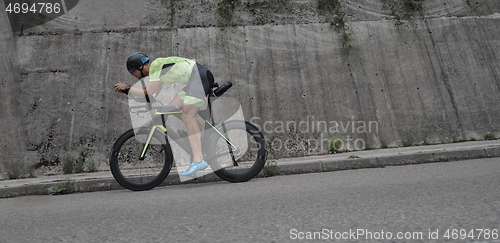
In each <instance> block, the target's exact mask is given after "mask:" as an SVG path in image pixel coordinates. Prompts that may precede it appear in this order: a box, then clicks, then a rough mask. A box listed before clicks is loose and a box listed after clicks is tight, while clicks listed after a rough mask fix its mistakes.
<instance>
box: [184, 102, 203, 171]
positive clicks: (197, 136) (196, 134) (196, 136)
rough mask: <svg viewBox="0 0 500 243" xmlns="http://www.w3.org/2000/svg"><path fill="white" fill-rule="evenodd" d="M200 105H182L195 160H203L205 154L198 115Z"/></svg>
mask: <svg viewBox="0 0 500 243" xmlns="http://www.w3.org/2000/svg"><path fill="white" fill-rule="evenodd" d="M199 110H200V107H198V106H195V105H192V104H184V105H183V106H182V121H183V122H184V125H185V126H186V131H187V133H188V135H189V143H190V144H191V149H192V151H193V160H194V161H195V162H200V161H202V160H203V154H202V152H201V132H202V130H201V129H200V126H199V124H198V120H197V119H196V115H197V114H198V111H199Z"/></svg>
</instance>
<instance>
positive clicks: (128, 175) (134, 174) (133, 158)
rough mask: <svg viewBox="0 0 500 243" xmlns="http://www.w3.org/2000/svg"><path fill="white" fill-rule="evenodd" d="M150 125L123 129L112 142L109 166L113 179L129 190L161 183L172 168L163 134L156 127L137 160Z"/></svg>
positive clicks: (168, 146)
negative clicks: (144, 153) (122, 132)
mask: <svg viewBox="0 0 500 243" xmlns="http://www.w3.org/2000/svg"><path fill="white" fill-rule="evenodd" d="M150 131H151V128H141V129H139V130H137V131H135V132H134V130H133V129H131V130H129V131H127V132H125V133H124V134H123V135H122V136H121V137H120V138H118V140H116V142H115V144H114V145H113V150H112V151H111V159H110V162H109V166H110V168H111V173H112V174H113V177H115V180H116V181H117V182H118V183H119V184H120V185H122V186H123V187H125V188H127V189H130V190H133V191H144V190H149V189H152V188H154V187H156V186H158V185H159V184H160V183H162V182H163V181H164V180H165V178H166V177H167V175H168V173H169V172H170V169H171V168H172V161H173V155H172V150H171V149H170V144H169V143H168V140H167V139H166V135H165V134H164V133H162V132H160V131H159V130H157V131H156V132H155V133H154V135H153V138H152V139H151V143H150V145H149V147H148V149H147V152H146V156H145V158H144V160H139V157H140V154H141V151H142V149H143V147H144V141H146V138H147V137H148V135H149V133H150Z"/></svg>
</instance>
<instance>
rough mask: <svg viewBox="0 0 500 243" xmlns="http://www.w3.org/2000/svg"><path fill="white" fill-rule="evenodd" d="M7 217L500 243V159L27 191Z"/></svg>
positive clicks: (93, 236)
mask: <svg viewBox="0 0 500 243" xmlns="http://www.w3.org/2000/svg"><path fill="white" fill-rule="evenodd" d="M0 215H1V219H0V242H30V243H31V242H61V241H62V242H306V241H307V242H323V241H329V240H335V239H339V240H338V242H348V241H350V242H366V241H373V242H443V241H450V242H500V236H498V230H500V161H499V160H498V159H481V160H467V161H456V162H446V163H434V164H424V165H410V166H398V167H386V168H377V169H362V170H351V171H337V172H328V173H316V174H302V175H288V176H277V177H271V178H261V179H254V180H252V181H249V182H246V183H239V184H232V183H227V182H217V183H200V184H185V185H176V186H168V187H163V188H158V189H154V190H151V191H146V192H131V191H128V190H121V191H108V192H96V193H82V194H72V195H64V196H25V197H18V198H10V199H0ZM389 237H390V238H392V239H391V240H388V239H387V238H389ZM307 238H314V240H307ZM396 238H403V239H396ZM434 238H437V239H435V240H434ZM447 238H448V239H447ZM454 238H455V240H453V239H454ZM460 238H465V239H463V240H460ZM487 238H488V239H487ZM370 239H371V240H370Z"/></svg>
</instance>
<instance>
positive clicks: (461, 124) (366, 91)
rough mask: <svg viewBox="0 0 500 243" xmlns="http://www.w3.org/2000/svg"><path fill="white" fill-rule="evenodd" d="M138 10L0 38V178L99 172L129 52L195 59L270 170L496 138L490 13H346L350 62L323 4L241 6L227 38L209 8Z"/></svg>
mask: <svg viewBox="0 0 500 243" xmlns="http://www.w3.org/2000/svg"><path fill="white" fill-rule="evenodd" d="M144 2H145V5H144V6H142V7H139V6H137V4H136V1H131V0H128V1H104V2H103V1H97V0H88V1H80V2H79V4H78V5H77V6H76V7H75V8H74V9H72V10H71V11H70V12H68V13H67V14H66V15H63V16H61V17H59V18H57V19H55V20H53V21H51V22H48V23H46V24H44V25H43V26H39V27H35V28H32V29H29V30H24V31H23V32H22V33H15V34H5V31H2V36H1V38H0V42H1V43H2V45H1V46H2V47H0V48H3V49H0V50H2V53H6V54H7V55H3V56H4V59H3V60H4V61H3V63H5V64H4V65H2V66H1V67H0V71H2V73H4V74H5V73H7V75H4V77H3V79H2V84H1V85H2V88H1V91H0V92H2V93H1V94H2V103H1V105H0V111H1V114H2V115H1V116H0V117H1V118H0V119H2V126H1V131H2V133H3V134H5V135H6V136H3V137H2V139H1V140H0V141H1V142H2V144H1V148H0V149H1V151H2V157H1V161H0V169H1V170H2V171H1V173H0V174H2V175H3V176H4V177H5V176H6V174H7V172H10V170H12V168H13V166H12V165H11V164H9V163H15V164H24V161H25V159H26V160H28V162H29V163H32V164H33V163H38V164H39V165H48V167H45V166H44V167H42V169H44V171H48V170H49V169H47V168H50V169H54V168H59V167H58V166H59V164H60V163H61V160H63V159H64V158H65V157H66V156H68V155H70V156H71V157H72V158H75V159H76V158H83V159H85V161H86V162H91V161H92V162H94V163H96V164H97V165H98V166H99V167H101V168H103V169H105V168H106V166H107V159H108V152H109V149H110V147H111V146H112V144H113V142H114V140H115V139H116V138H117V137H118V136H119V135H120V134H121V133H123V132H124V131H126V130H127V129H128V128H129V127H130V121H129V115H128V112H127V106H126V105H127V104H126V97H125V96H123V95H121V94H118V93H116V92H114V91H113V85H114V84H115V83H116V82H128V83H133V82H135V80H134V79H133V78H132V77H131V76H130V75H129V74H128V73H127V72H126V70H125V68H124V62H125V59H126V57H127V56H128V55H130V53H133V52H136V51H143V52H146V53H149V54H150V56H152V57H160V56H171V55H179V56H185V57H189V58H193V59H196V60H197V61H199V62H200V63H203V64H204V65H205V66H207V67H209V68H210V69H211V70H212V71H213V73H214V74H215V75H216V79H218V81H219V82H224V81H229V80H231V81H233V82H235V84H236V86H235V87H234V88H233V89H231V91H230V92H228V95H229V96H233V97H237V98H238V99H239V100H240V101H241V103H242V105H243V108H244V111H245V115H246V117H247V118H248V119H249V120H252V121H253V122H255V123H257V124H258V125H259V126H260V127H261V128H262V130H264V131H265V132H266V135H267V138H268V139H269V145H270V149H271V156H272V157H281V156H295V155H307V154H314V153H324V152H326V150H327V143H326V141H327V140H328V139H331V138H332V137H340V136H341V137H342V138H341V141H342V142H343V143H344V148H348V147H347V146H348V144H349V149H354V148H362V145H366V146H367V147H381V146H383V145H386V144H387V145H390V146H399V145H402V144H403V143H414V144H417V143H433V142H451V141H453V140H460V139H470V138H472V137H475V138H482V136H483V135H484V134H486V133H495V134H496V135H497V136H498V135H500V131H499V125H498V124H500V116H498V107H499V105H500V100H499V89H500V79H499V76H498V75H499V72H500V63H499V62H498V57H499V54H500V38H499V37H500V36H499V35H500V31H499V30H498V25H499V24H500V18H499V16H498V14H495V13H497V12H500V3H499V2H498V1H495V0H489V1H486V0H485V1H483V5H482V7H481V8H480V9H479V10H478V11H475V10H474V6H469V5H468V4H467V2H466V1H451V0H449V1H445V0H439V1H427V2H428V3H427V2H426V4H425V5H424V9H423V11H422V13H421V14H423V15H424V16H425V18H418V19H415V20H413V21H411V22H409V23H410V24H409V25H410V28H406V27H400V28H398V27H396V26H395V25H394V21H393V20H391V16H390V13H389V12H388V11H387V10H386V9H384V8H383V5H382V3H381V1H378V0H371V1H370V0H365V1H362V0H356V1H346V2H343V8H344V10H345V11H346V12H347V19H348V24H349V26H350V28H351V31H352V33H354V36H353V38H354V40H353V41H352V45H353V47H354V49H353V50H352V52H351V55H350V56H345V55H342V53H343V51H344V50H343V48H342V44H341V42H340V35H339V33H337V32H336V31H335V30H334V29H333V28H332V27H331V26H330V24H329V23H326V17H325V16H324V15H322V14H321V13H320V11H318V10H317V1H313V0H310V1H288V2H286V4H285V5H283V6H280V7H279V8H276V7H273V8H270V7H269V6H265V7H262V6H261V8H259V7H256V8H255V9H249V8H246V7H244V6H240V7H238V8H236V9H235V13H234V16H233V21H234V22H235V23H237V24H238V27H236V28H225V29H224V30H222V29H221V28H219V27H217V22H218V21H219V17H218V15H217V14H216V10H217V7H216V4H215V3H216V1H201V3H199V4H198V3H197V4H194V3H191V2H187V1H174V0H171V1H159V0H149V1H144ZM263 8H266V9H271V10H272V11H268V12H266V11H263V10H262V9H263ZM0 17H1V18H2V19H4V20H6V19H7V17H6V16H5V12H2V13H0ZM2 22H3V23H6V21H2ZM0 27H1V29H2V30H6V29H9V26H8V25H7V24H2V25H0ZM4 43H5V44H4ZM349 139H350V140H351V141H349ZM51 165H53V166H51Z"/></svg>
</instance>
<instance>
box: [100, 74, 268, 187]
mask: <svg viewBox="0 0 500 243" xmlns="http://www.w3.org/2000/svg"><path fill="white" fill-rule="evenodd" d="M143 86H144V84H143ZM231 87H232V83H231V82H227V83H225V84H223V85H221V86H220V87H219V85H217V84H214V85H213V87H212V88H211V89H210V92H209V95H208V99H207V102H208V106H207V108H206V109H204V110H200V111H199V112H198V115H199V117H201V118H202V119H203V121H204V124H205V131H204V132H203V135H202V138H201V140H202V141H201V142H202V153H203V157H204V159H205V161H207V163H208V164H209V165H210V168H211V169H212V170H213V171H214V173H215V174H216V175H217V176H219V177H220V178H221V179H223V180H226V181H229V182H245V181H248V180H250V179H252V178H254V177H255V176H257V175H258V174H259V173H260V171H261V170H262V168H263V167H264V165H265V163H266V157H267V150H266V143H265V138H264V135H263V134H262V133H261V132H260V131H259V129H257V127H256V126H255V125H253V124H251V123H249V122H247V121H236V120H229V121H224V122H221V123H220V124H216V123H215V122H214V117H213V115H212V111H211V110H212V109H211V108H212V107H211V106H212V102H214V101H215V100H216V99H218V98H219V97H220V96H222V94H224V93H225V92H226V91H227V90H228V89H229V88H231ZM142 99H143V100H145V104H146V105H142V106H135V107H134V106H131V107H129V109H130V111H131V112H132V113H134V114H137V115H139V114H141V113H147V112H149V113H150V114H151V115H152V116H151V117H152V120H151V122H150V123H149V124H147V125H145V126H141V127H140V128H135V129H134V128H133V129H130V130H128V131H127V132H125V133H123V134H122V135H121V136H120V137H119V138H118V139H117V140H116V142H115V143H114V145H113V148H112V150H111V157H110V168H111V172H112V174H113V177H114V178H115V180H116V181H117V182H118V183H119V184H120V185H122V186H123V187H125V188H127V189H130V190H134V191H143V190H149V189H152V188H154V187H156V186H158V185H159V184H160V183H162V182H163V181H164V180H165V178H166V177H167V175H168V174H169V172H170V170H171V168H172V165H173V164H174V156H173V153H172V147H171V146H170V142H171V141H174V142H175V143H176V144H178V145H179V147H180V148H181V149H182V150H184V151H185V152H186V153H187V154H189V155H190V156H191V158H192V151H191V147H190V143H189V138H188V136H187V133H186V132H185V131H182V130H180V131H178V132H175V131H174V129H172V128H171V127H169V126H168V125H167V124H166V123H167V122H166V121H167V120H168V116H171V115H179V114H181V113H182V109H179V108H178V107H176V106H170V105H167V106H164V105H163V104H161V102H157V101H155V100H154V97H152V96H148V95H146V96H145V97H143V98H142ZM136 100H138V101H140V102H143V101H141V99H140V98H136ZM158 103H160V105H157V104H158Z"/></svg>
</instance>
